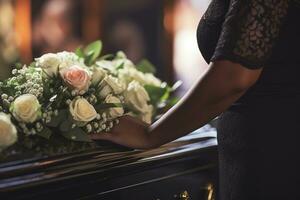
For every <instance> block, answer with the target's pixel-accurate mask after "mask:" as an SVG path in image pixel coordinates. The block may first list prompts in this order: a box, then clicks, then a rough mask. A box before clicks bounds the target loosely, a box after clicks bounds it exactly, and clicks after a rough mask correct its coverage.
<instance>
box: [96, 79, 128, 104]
mask: <svg viewBox="0 0 300 200" xmlns="http://www.w3.org/2000/svg"><path fill="white" fill-rule="evenodd" d="M99 86H100V93H99V96H100V97H101V98H103V99H104V98H106V97H107V95H109V94H121V93H122V92H123V91H124V90H125V85H124V84H122V83H121V82H119V80H118V79H117V78H114V77H112V76H106V77H105V78H104V79H103V80H102V82H101V83H100V85H99Z"/></svg>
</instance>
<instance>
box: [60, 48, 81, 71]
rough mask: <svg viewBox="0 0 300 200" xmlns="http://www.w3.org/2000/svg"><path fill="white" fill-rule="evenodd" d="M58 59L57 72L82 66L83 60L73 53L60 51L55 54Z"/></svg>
mask: <svg viewBox="0 0 300 200" xmlns="http://www.w3.org/2000/svg"><path fill="white" fill-rule="evenodd" d="M56 55H57V56H58V58H59V59H60V65H59V70H62V69H64V68H66V67H70V66H72V65H84V61H83V59H81V58H79V57H78V56H77V55H76V54H75V53H73V52H68V51H62V52H59V53H57V54H56Z"/></svg>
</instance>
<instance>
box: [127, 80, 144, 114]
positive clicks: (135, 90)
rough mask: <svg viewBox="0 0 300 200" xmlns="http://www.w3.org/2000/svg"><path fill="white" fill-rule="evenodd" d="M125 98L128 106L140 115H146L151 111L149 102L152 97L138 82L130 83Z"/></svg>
mask: <svg viewBox="0 0 300 200" xmlns="http://www.w3.org/2000/svg"><path fill="white" fill-rule="evenodd" d="M124 97H125V102H126V104H128V106H129V107H130V108H132V109H133V110H135V111H138V112H140V113H146V112H147V111H148V110H149V108H148V101H150V97H149V95H148V93H147V91H146V90H145V88H144V87H143V86H141V85H140V84H139V83H138V82H137V81H132V82H131V83H129V85H128V88H127V90H126V91H125V92H124Z"/></svg>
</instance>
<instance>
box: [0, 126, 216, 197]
mask: <svg viewBox="0 0 300 200" xmlns="http://www.w3.org/2000/svg"><path fill="white" fill-rule="evenodd" d="M216 146H217V141H216V131H215V129H213V128H210V127H204V128H202V129H200V130H198V131H195V132H194V133H192V134H190V135H188V136H186V137H183V138H180V139H178V140H176V141H174V142H172V143H169V144H166V145H164V146H162V147H160V148H157V149H153V150H148V151H141V150H131V149H126V148H121V147H117V146H112V145H108V146H105V147H103V148H99V149H95V150H93V151H88V152H82V153H78V154H69V155H63V156H57V157H50V158H33V159H31V160H19V161H16V162H10V163H4V164H1V165H0V197H13V199H36V198H40V199H48V198H53V197H59V196H61V195H68V197H69V198H70V199H82V198H84V197H86V198H87V199H89V198H88V197H90V198H91V199H92V198H94V197H96V196H101V195H102V196H103V195H104V196H105V195H107V194H109V193H112V192H115V191H119V190H124V189H128V188H132V187H134V186H138V185H137V184H140V185H143V184H145V183H148V182H149V181H150V182H151V181H152V182H157V181H163V180H167V179H168V178H172V177H177V176H185V174H193V173H196V172H199V171H205V170H208V171H209V170H210V169H215V167H216V165H217V156H216V155H217V154H216ZM209 173H210V172H209ZM124 187H125V188H124ZM104 196H103V199H105V198H104ZM1 199H2V198H1ZM100 199H102V198H100Z"/></svg>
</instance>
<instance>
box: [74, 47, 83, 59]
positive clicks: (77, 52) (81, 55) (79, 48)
mask: <svg viewBox="0 0 300 200" xmlns="http://www.w3.org/2000/svg"><path fill="white" fill-rule="evenodd" d="M75 54H76V55H77V56H78V57H79V58H84V53H83V50H82V48H81V47H78V48H77V49H76V50H75Z"/></svg>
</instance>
